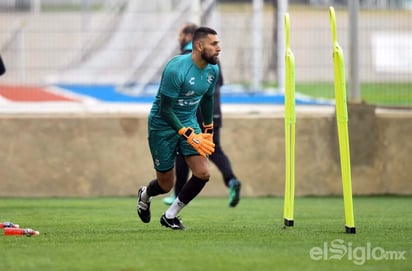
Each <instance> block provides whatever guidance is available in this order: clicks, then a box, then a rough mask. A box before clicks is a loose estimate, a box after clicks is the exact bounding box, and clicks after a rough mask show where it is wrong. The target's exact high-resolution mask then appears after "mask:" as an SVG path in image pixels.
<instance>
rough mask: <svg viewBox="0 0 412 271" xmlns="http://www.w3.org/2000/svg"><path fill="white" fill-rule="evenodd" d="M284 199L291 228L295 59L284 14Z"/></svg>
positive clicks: (285, 218)
mask: <svg viewBox="0 0 412 271" xmlns="http://www.w3.org/2000/svg"><path fill="white" fill-rule="evenodd" d="M285 34H286V53H285V67H286V72H285V82H286V83H285V167H286V172H285V199H284V210H283V218H284V223H285V226H290V227H292V226H293V224H294V221H293V210H294V198H295V123H296V113H295V59H294V56H293V53H292V51H291V49H290V23H289V14H288V13H286V14H285Z"/></svg>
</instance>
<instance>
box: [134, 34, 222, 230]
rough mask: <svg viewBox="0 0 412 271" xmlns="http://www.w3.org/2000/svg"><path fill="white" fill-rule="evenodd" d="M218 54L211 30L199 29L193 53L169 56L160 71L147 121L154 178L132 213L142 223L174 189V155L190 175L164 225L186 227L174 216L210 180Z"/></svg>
mask: <svg viewBox="0 0 412 271" xmlns="http://www.w3.org/2000/svg"><path fill="white" fill-rule="evenodd" d="M219 52H220V45H219V39H218V36H217V33H216V31H215V30H213V29H211V28H208V27H200V28H198V29H196V31H195V32H194V35H193V51H192V53H191V54H186V55H178V56H175V57H173V58H172V59H171V60H169V62H168V63H167V64H166V66H165V68H164V70H163V73H162V78H161V81H160V86H159V90H158V93H157V95H156V98H155V101H154V102H153V105H152V108H151V110H150V113H149V117H148V133H149V137H148V140H149V147H150V151H151V154H152V159H153V164H154V168H155V170H156V179H155V180H152V181H150V182H149V184H148V185H147V186H143V187H141V188H139V190H138V202H137V213H138V215H139V217H140V219H141V220H142V221H143V222H144V223H149V222H150V219H151V212H150V201H151V198H152V197H154V196H157V195H160V194H165V193H168V192H169V191H170V190H171V189H172V188H173V183H174V177H175V172H174V162H175V158H176V154H177V152H179V153H180V154H182V155H183V156H184V158H185V161H186V163H187V164H188V166H189V168H190V169H191V171H192V177H191V178H190V179H189V181H188V182H187V183H186V184H185V185H184V187H183V188H182V190H181V192H180V193H179V195H178V196H177V197H176V200H175V201H174V202H173V203H172V204H171V205H170V206H169V208H168V209H167V210H166V212H165V213H163V215H162V216H161V218H160V223H161V224H162V225H163V226H165V227H168V228H172V229H180V230H183V229H184V228H185V227H184V226H183V224H182V222H181V221H180V219H179V218H178V217H177V214H178V213H179V212H180V211H181V210H182V209H183V208H184V207H185V206H186V205H187V204H188V203H189V202H190V201H191V200H192V199H193V198H195V197H196V196H197V195H198V194H199V193H200V191H201V190H202V189H203V187H204V186H205V185H206V183H207V182H208V180H209V178H210V169H209V163H208V159H207V158H208V155H211V154H212V153H213V152H214V143H213V106H214V91H215V86H216V82H217V79H218V75H219V67H218V65H217V63H218V61H219V58H218V56H219ZM198 107H200V111H201V113H202V115H203V126H204V128H207V129H206V130H205V132H204V133H202V130H201V127H200V126H199V123H198V122H197V118H196V111H197V109H198Z"/></svg>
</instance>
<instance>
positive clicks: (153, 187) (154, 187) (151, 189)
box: [146, 180, 166, 197]
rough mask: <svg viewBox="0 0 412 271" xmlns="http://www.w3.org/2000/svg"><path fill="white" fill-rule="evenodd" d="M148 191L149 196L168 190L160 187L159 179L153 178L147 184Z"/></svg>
mask: <svg viewBox="0 0 412 271" xmlns="http://www.w3.org/2000/svg"><path fill="white" fill-rule="evenodd" d="M146 193H147V195H148V196H149V197H154V196H157V195H160V194H165V193H166V192H165V191H164V190H163V189H162V188H161V187H160V185H159V183H158V182H157V180H153V181H151V182H150V183H149V185H148V186H147V189H146Z"/></svg>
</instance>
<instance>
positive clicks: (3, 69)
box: [0, 55, 6, 76]
mask: <svg viewBox="0 0 412 271" xmlns="http://www.w3.org/2000/svg"><path fill="white" fill-rule="evenodd" d="M4 73H6V67H5V66H4V63H3V59H2V58H1V55H0V76H1V75H3V74H4Z"/></svg>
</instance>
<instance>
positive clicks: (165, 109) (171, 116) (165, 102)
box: [160, 94, 184, 131]
mask: <svg viewBox="0 0 412 271" xmlns="http://www.w3.org/2000/svg"><path fill="white" fill-rule="evenodd" d="M175 101H176V99H175V98H171V97H169V96H166V95H164V94H160V116H162V118H163V119H164V120H165V121H166V122H167V123H168V124H169V125H170V126H171V127H172V128H173V129H175V130H176V131H179V130H180V129H182V128H183V127H184V126H183V124H182V123H181V122H180V120H179V119H178V118H177V116H176V114H175V113H174V112H173V104H174V103H175Z"/></svg>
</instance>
